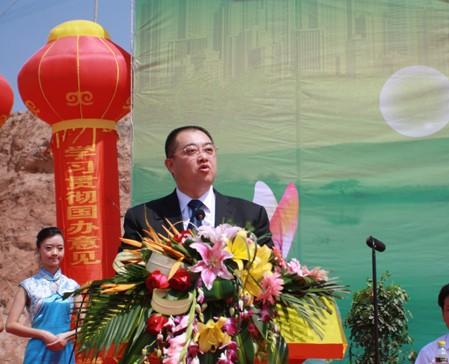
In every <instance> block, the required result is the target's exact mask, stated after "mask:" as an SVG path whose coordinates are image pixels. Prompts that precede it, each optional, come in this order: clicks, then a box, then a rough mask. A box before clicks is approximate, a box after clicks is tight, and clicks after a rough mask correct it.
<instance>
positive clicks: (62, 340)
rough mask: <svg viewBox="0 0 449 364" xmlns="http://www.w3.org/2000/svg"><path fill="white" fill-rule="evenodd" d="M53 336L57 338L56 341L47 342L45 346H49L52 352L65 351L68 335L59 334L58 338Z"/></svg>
mask: <svg viewBox="0 0 449 364" xmlns="http://www.w3.org/2000/svg"><path fill="white" fill-rule="evenodd" d="M52 335H53V334H52ZM53 336H54V337H55V340H53V341H51V342H45V345H46V346H47V348H48V349H49V350H52V351H58V350H62V349H64V348H65V346H66V345H67V342H68V340H67V337H66V336H67V335H66V333H62V334H58V335H56V336H55V335H53Z"/></svg>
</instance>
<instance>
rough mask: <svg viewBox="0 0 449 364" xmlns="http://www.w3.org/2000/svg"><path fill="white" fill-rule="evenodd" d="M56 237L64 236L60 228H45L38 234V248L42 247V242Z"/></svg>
mask: <svg viewBox="0 0 449 364" xmlns="http://www.w3.org/2000/svg"><path fill="white" fill-rule="evenodd" d="M55 235H61V236H63V235H62V232H61V230H59V228H57V227H56V226H50V227H46V228H43V229H42V230H41V231H39V232H38V233H37V237H36V247H37V248H38V249H39V248H40V247H41V244H42V242H43V241H44V240H45V239H48V238H51V237H52V236H55Z"/></svg>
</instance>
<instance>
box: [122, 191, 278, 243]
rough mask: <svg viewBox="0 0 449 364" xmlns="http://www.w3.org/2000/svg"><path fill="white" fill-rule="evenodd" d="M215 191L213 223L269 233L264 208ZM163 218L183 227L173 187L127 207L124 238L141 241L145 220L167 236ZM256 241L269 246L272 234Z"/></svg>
mask: <svg viewBox="0 0 449 364" xmlns="http://www.w3.org/2000/svg"><path fill="white" fill-rule="evenodd" d="M214 192H215V225H216V226H217V225H220V224H223V223H229V224H232V225H237V226H241V227H243V228H247V229H249V230H251V231H253V232H254V233H255V234H256V236H257V237H261V236H263V235H265V234H267V233H269V232H270V230H269V227H270V223H269V221H268V215H267V212H266V211H265V208H263V207H262V206H260V205H257V204H255V203H253V202H250V201H247V200H243V199H241V198H236V197H230V196H225V195H222V194H221V193H219V192H217V191H215V190H214ZM165 219H168V220H169V221H170V222H171V223H172V224H174V225H175V226H176V227H178V228H179V229H182V225H181V226H180V222H182V215H181V210H180V209H179V201H178V196H177V195H176V190H175V191H173V192H172V193H171V194H169V195H168V196H164V197H162V198H160V199H157V200H153V201H149V202H146V203H143V204H141V205H137V206H135V207H132V208H130V209H128V211H127V212H126V215H125V219H124V223H123V227H124V230H125V232H124V234H123V237H124V238H127V239H133V240H138V241H141V240H142V236H144V235H145V233H144V232H143V230H144V229H147V222H148V224H149V225H151V226H152V227H153V229H154V230H155V231H156V232H157V233H161V234H163V235H166V233H165V231H164V230H163V228H162V226H163V225H165V226H166V227H168V225H167V223H166V221H165ZM259 243H260V244H268V245H270V246H272V241H271V237H270V236H266V237H265V238H262V239H260V240H259ZM123 247H124V246H122V248H123Z"/></svg>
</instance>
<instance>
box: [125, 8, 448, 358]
mask: <svg viewBox="0 0 449 364" xmlns="http://www.w3.org/2000/svg"><path fill="white" fill-rule="evenodd" d="M134 27H135V29H134V57H135V59H134V71H135V73H134V100H133V102H134V108H133V110H134V111H133V121H134V141H133V203H139V202H142V201H145V200H148V199H152V198H155V197H158V196H161V195H163V194H166V193H168V192H170V191H171V190H172V189H173V182H172V180H171V178H170V176H169V174H168V173H167V171H166V170H165V168H164V166H163V159H164V155H163V143H164V139H165V136H166V135H167V133H168V132H169V130H171V129H172V128H174V127H177V126H180V125H185V124H191V123H196V124H200V125H203V126H205V127H207V128H208V129H210V131H211V132H212V134H213V135H214V137H215V139H216V144H217V145H218V148H219V157H218V163H219V175H218V179H217V182H216V187H217V189H219V190H220V191H222V192H223V193H226V194H231V195H236V196H240V197H243V198H247V199H252V198H253V193H254V185H255V183H256V181H264V182H265V183H266V184H268V186H269V187H270V188H271V189H272V190H273V192H274V193H275V195H276V197H277V199H278V200H279V199H280V198H281V197H282V194H283V192H284V189H285V187H286V186H287V184H288V183H289V182H293V183H294V184H295V185H296V187H297V188H298V191H299V196H300V214H299V225H298V231H297V234H296V238H295V241H294V245H293V247H292V249H291V251H290V257H298V258H299V259H300V260H301V262H302V263H304V264H307V265H309V266H313V265H320V266H322V267H325V268H327V269H329V270H330V271H331V274H332V275H335V276H338V277H340V280H341V282H343V283H345V284H348V285H350V287H351V289H352V290H356V289H359V288H361V287H362V286H364V284H365V280H366V279H367V278H368V277H370V276H371V252H370V250H369V249H368V248H367V246H366V244H365V239H366V237H367V236H368V235H374V236H376V237H378V238H379V239H381V240H383V241H384V242H385V243H386V244H387V250H386V251H385V252H384V253H382V254H378V272H379V273H381V272H383V271H386V270H388V271H390V272H391V273H392V277H393V281H394V282H396V283H399V284H400V285H401V286H402V287H404V288H405V289H406V290H407V291H408V293H409V294H410V304H409V309H410V310H411V311H412V313H413V319H412V320H411V322H410V332H411V335H412V336H413V338H414V340H415V342H414V348H415V349H419V348H420V347H421V346H422V345H423V344H424V343H426V342H427V341H430V340H431V339H433V338H434V337H436V336H438V335H440V334H441V333H443V332H444V331H445V330H446V329H445V327H444V325H443V323H442V322H441V320H440V316H441V315H440V311H439V309H438V308H437V306H436V295H437V293H438V290H439V287H440V286H441V285H442V284H444V283H447V282H449V275H448V263H447V262H448V255H449V253H448V241H449V231H448V230H449V229H448V228H449V224H448V219H449V188H448V187H449V126H448V125H446V124H447V122H448V121H449V79H448V76H449V63H448V60H449V57H448V56H449V2H448V1H442V0H441V1H439V0H426V1H422V0H390V1H386V0H385V1H381V0H377V1H372V0H320V1H317V0H296V1H295V0H246V1H245V0H240V1H238V0H136V1H135V24H134ZM350 302H351V299H350V297H347V298H346V299H345V300H344V301H342V302H340V308H341V311H342V316H343V317H345V316H346V313H347V311H348V309H349V306H350Z"/></svg>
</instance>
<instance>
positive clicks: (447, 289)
mask: <svg viewBox="0 0 449 364" xmlns="http://www.w3.org/2000/svg"><path fill="white" fill-rule="evenodd" d="M448 296H449V284H446V285H444V286H443V287H441V290H440V294H439V295H438V306H440V307H441V309H444V300H445V299H446V297H448Z"/></svg>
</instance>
